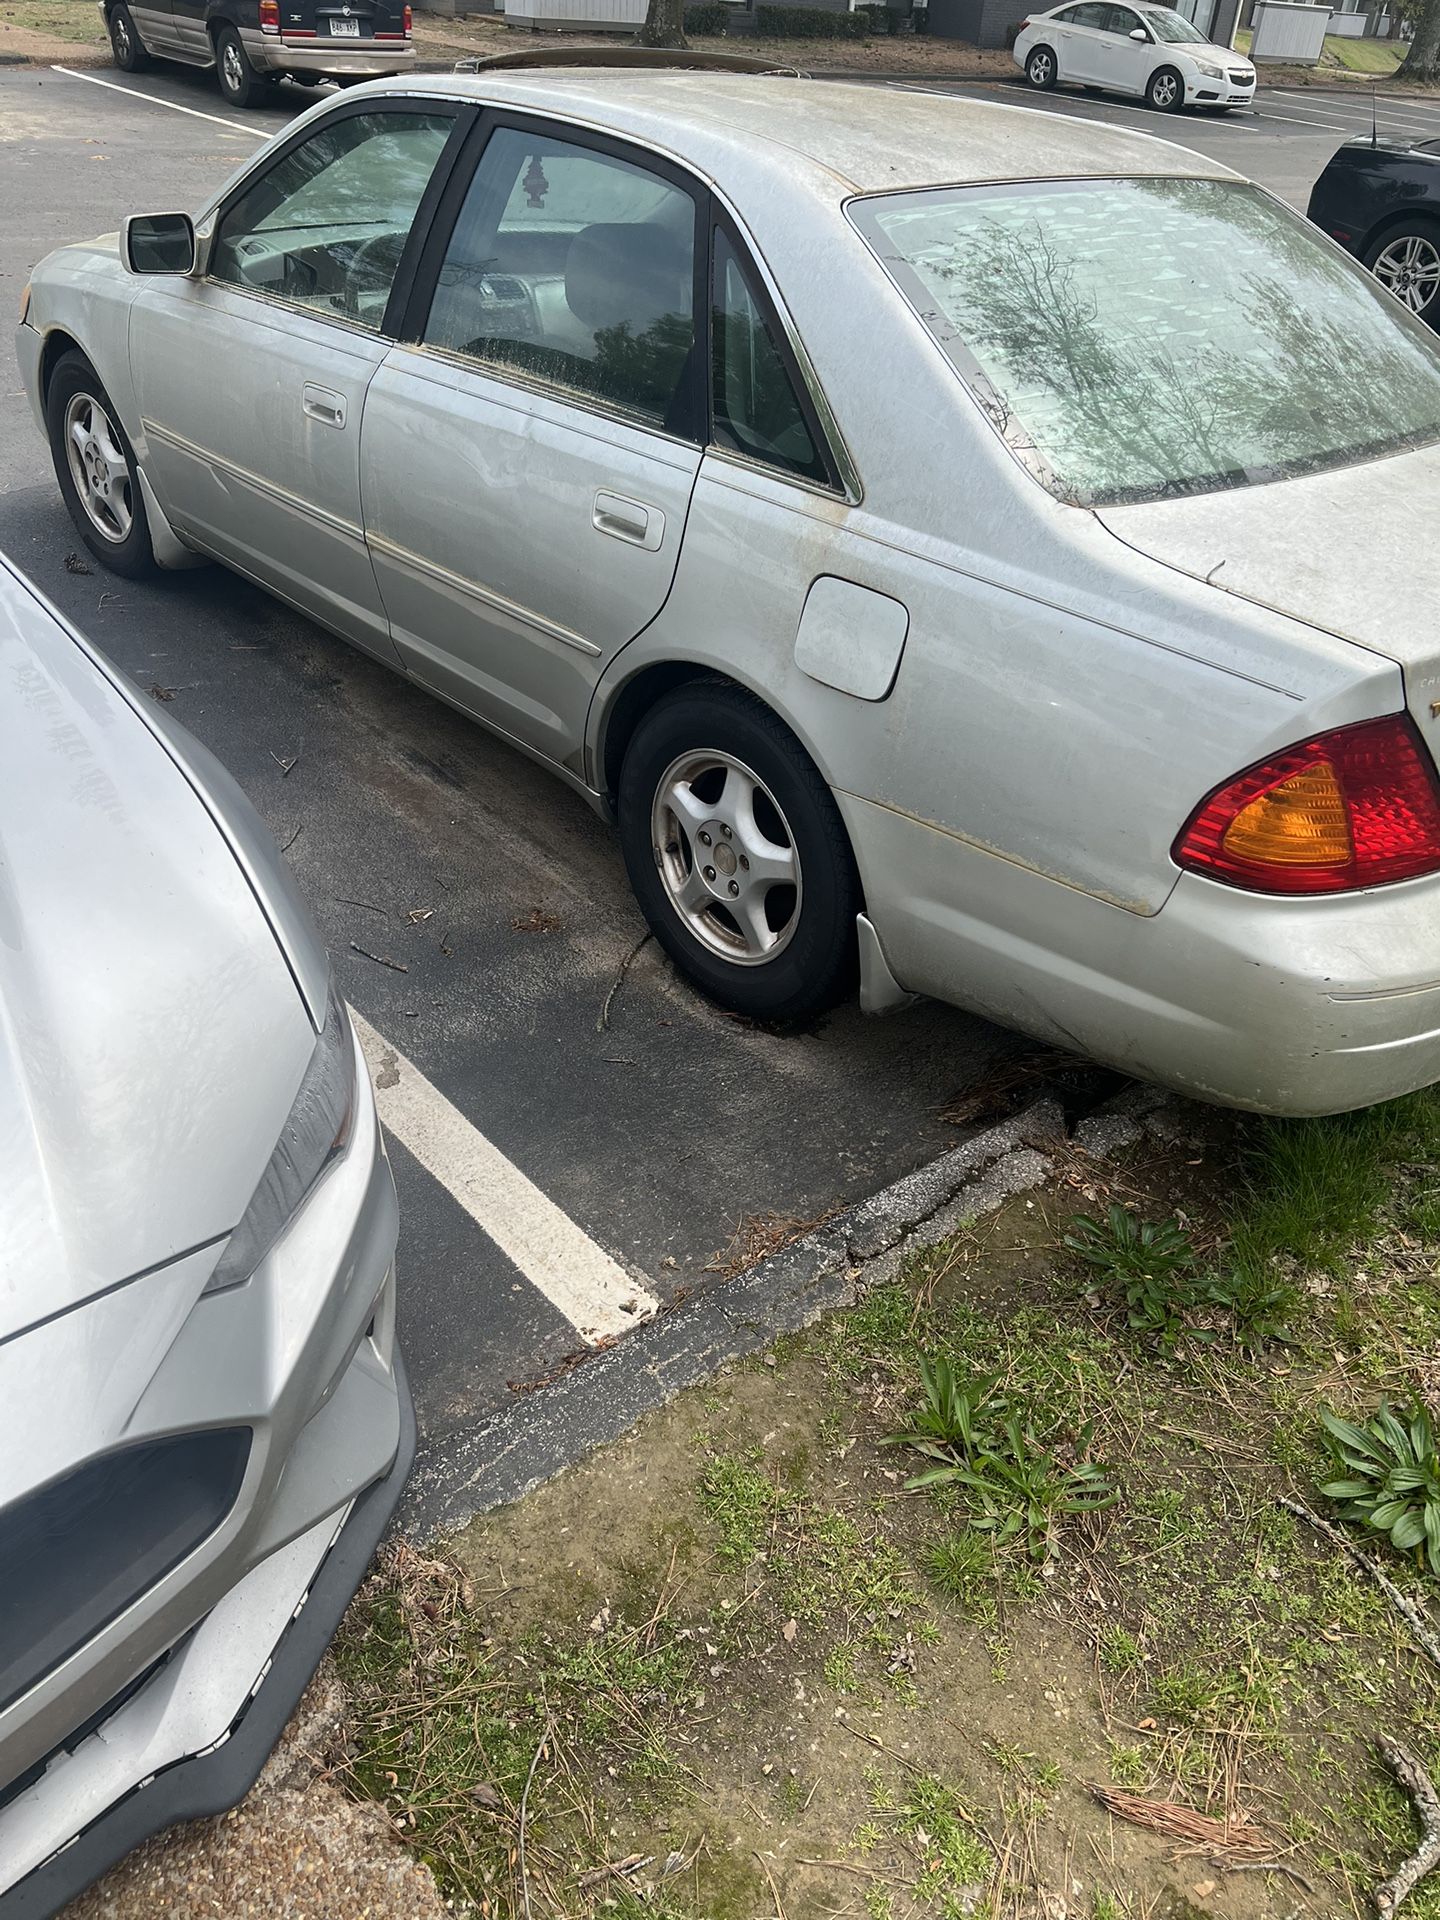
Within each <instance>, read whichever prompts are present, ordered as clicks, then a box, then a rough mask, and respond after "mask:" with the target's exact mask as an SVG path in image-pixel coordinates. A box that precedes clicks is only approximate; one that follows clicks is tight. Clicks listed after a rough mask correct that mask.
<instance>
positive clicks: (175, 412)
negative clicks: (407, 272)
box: [130, 103, 455, 661]
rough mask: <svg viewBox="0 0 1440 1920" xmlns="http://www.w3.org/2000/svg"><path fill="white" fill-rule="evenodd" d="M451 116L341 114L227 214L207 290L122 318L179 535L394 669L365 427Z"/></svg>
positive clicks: (149, 297)
mask: <svg viewBox="0 0 1440 1920" xmlns="http://www.w3.org/2000/svg"><path fill="white" fill-rule="evenodd" d="M454 124H455V120H454V110H453V109H452V108H449V107H446V106H444V105H441V106H439V107H437V108H436V109H433V110H432V109H431V108H429V107H425V108H424V109H421V108H420V107H419V106H418V105H408V106H406V107H405V109H404V110H403V111H400V110H396V111H392V110H390V109H389V108H386V107H381V106H378V105H371V104H367V105H366V106H365V107H363V108H361V107H359V105H358V103H357V108H356V110H355V111H349V110H347V109H341V110H339V111H337V112H336V113H334V114H332V115H330V116H328V117H327V118H326V120H325V121H324V122H323V123H322V124H321V125H320V126H319V127H317V128H315V129H314V130H313V131H311V132H309V133H308V134H307V135H305V136H304V137H302V138H301V139H300V140H298V141H297V142H296V143H294V144H292V145H291V146H290V147H289V149H288V150H285V151H283V152H282V153H281V154H280V155H279V156H278V157H277V159H276V161H275V162H274V163H273V164H272V165H271V166H270V167H268V168H267V169H266V170H265V171H264V172H263V173H262V174H261V175H260V176H259V177H258V178H257V179H253V180H252V181H251V182H250V183H248V184H247V185H246V186H244V188H243V189H242V190H241V192H240V193H239V195H238V197H237V198H236V199H235V200H233V201H232V202H231V203H230V204H229V205H228V206H227V207H226V208H225V209H224V210H223V211H222V213H221V215H220V218H219V222H218V225H217V228H216V234H215V240H214V243H213V246H212V249H211V256H210V265H209V273H208V276H207V277H206V278H205V279H204V280H203V281H195V280H188V279H180V278H178V277H177V278H175V279H173V280H168V279H167V280H163V281H157V282H155V283H153V284H152V285H151V286H149V287H147V288H146V290H145V291H144V292H143V293H142V294H141V295H140V296H139V298H138V299H137V300H136V302H135V304H134V307H133V308H132V315H133V318H132V322H131V329H130V354H131V364H132V367H133V369H134V374H135V382H136V388H137V391H138V394H139V400H140V411H141V416H142V428H143V432H144V436H145V442H146V455H145V463H144V464H145V471H146V474H147V476H148V477H149V479H150V481H151V484H152V485H153V486H154V487H155V490H156V493H157V494H158V496H159V498H160V504H161V505H162V506H163V507H164V509H165V512H166V514H167V516H168V517H169V519H170V520H171V522H172V523H173V524H174V526H175V527H176V528H177V529H178V530H179V531H180V532H182V533H184V534H188V535H191V536H193V537H194V538H195V539H196V540H197V541H198V542H199V543H200V544H201V545H202V546H204V547H205V548H206V549H207V550H208V551H210V552H212V553H214V554H216V555H217V556H218V557H219V558H221V559H223V560H227V561H229V562H230V563H231V564H232V565H234V566H236V567H239V568H240V569H241V570H242V571H244V572H246V573H248V574H250V575H251V576H252V577H253V578H255V579H257V580H259V581H261V582H263V583H264V584H265V585H267V586H271V587H274V588H275V589H276V590H277V591H278V592H280V593H282V594H283V595H284V596H285V597H286V599H288V600H290V601H291V602H292V603H293V604H295V605H296V606H299V607H301V608H303V609H304V610H305V611H306V612H308V613H313V614H315V615H316V616H317V617H318V618H320V619H322V620H324V621H326V622H327V623H328V624H329V625H332V626H334V627H336V628H337V629H339V630H340V631H341V632H343V633H344V634H346V636H347V637H348V638H350V639H353V640H356V641H357V642H359V644H361V645H362V646H366V647H368V648H370V649H371V650H372V651H374V652H378V653H380V654H382V655H383V656H384V657H386V658H388V659H390V660H392V661H393V659H394V657H395V656H394V650H393V648H392V647H391V645H390V641H389V630H388V625H387V622H386V618H385V613H384V609H383V606H382V604H381V601H380V595H379V590H378V588H377V586H376V583H375V577H374V571H373V569H372V567H371V565H370V559H369V555H368V553H367V551H366V547H365V539H364V531H363V525H362V514H361V507H360V416H361V410H362V407H363V405H364V401H365V392H366V389H367V387H368V386H369V384H370V382H371V380H372V378H373V377H374V374H375V370H376V368H377V367H379V365H380V364H381V362H382V361H383V360H384V358H385V355H386V353H387V351H388V350H389V345H390V342H389V341H388V340H387V339H386V338H385V337H384V335H383V334H382V332H381V327H382V324H383V322H384V318H385V312H386V307H387V304H388V302H389V299H390V294H391V289H392V285H393V283H394V281H395V279H396V276H397V271H398V269H399V267H400V264H401V261H402V258H403V257H404V254H405V249H406V246H407V242H408V241H409V237H410V232H411V228H412V225H413V223H414V221H415V216H416V211H417V209H418V208H419V206H420V203H421V199H422V196H423V195H424V193H425V189H426V186H427V184H428V182H429V180H430V178H431V175H432V173H433V172H434V171H435V167H436V163H437V161H438V160H439V157H440V155H441V153H442V151H443V150H444V148H445V145H446V142H447V140H448V139H449V138H450V137H451V133H452V129H453V127H454Z"/></svg>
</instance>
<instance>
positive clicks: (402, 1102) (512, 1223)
mask: <svg viewBox="0 0 1440 1920" xmlns="http://www.w3.org/2000/svg"><path fill="white" fill-rule="evenodd" d="M350 1017H351V1019H352V1020H353V1021H354V1022H355V1031H356V1033H357V1034H359V1036H360V1046H361V1049H362V1051H363V1052H364V1055H365V1061H366V1064H367V1066H368V1067H369V1068H370V1080H371V1084H372V1085H373V1086H374V1089H375V1105H376V1107H377V1109H378V1110H379V1114H380V1119H381V1122H382V1124H383V1125H384V1126H385V1127H386V1129H387V1130H388V1131H389V1132H390V1133H393V1134H394V1136H395V1138H396V1139H397V1140H398V1141H400V1143H401V1145H402V1146H404V1147H405V1148H406V1149H407V1150H408V1151H409V1152H410V1153H412V1154H413V1155H414V1156H415V1158H416V1159H417V1160H418V1161H419V1162H420V1164H421V1166H422V1167H424V1168H425V1170H426V1172H427V1173H429V1174H431V1175H433V1177H434V1178H435V1179H436V1180H438V1181H439V1182H440V1184H441V1186H442V1187H444V1189H445V1191H446V1192H447V1193H448V1194H449V1195H450V1196H451V1197H452V1199H455V1200H458V1201H459V1203H460V1205H461V1206H462V1207H463V1208H464V1209H465V1211H466V1213H468V1214H469V1216H470V1218H471V1219H472V1220H473V1221H474V1222H475V1224H476V1225H477V1226H478V1227H479V1228H480V1229H481V1231H482V1232H483V1233H486V1234H488V1235H489V1237H490V1239H492V1240H493V1241H494V1242H495V1244H496V1246H497V1247H499V1249H500V1251H501V1252H502V1253H503V1254H504V1255H505V1256H506V1258H507V1259H508V1260H510V1261H512V1262H513V1263H514V1265H515V1266H517V1267H518V1268H519V1269H520V1271H521V1273H522V1274H524V1276H525V1278H526V1279H527V1280H528V1281H529V1282H530V1284H531V1286H532V1287H534V1288H535V1289H536V1290H537V1291H538V1292H540V1293H542V1294H544V1296H545V1298H546V1299H547V1300H548V1301H549V1302H550V1304H551V1306H552V1307H554V1308H555V1309H556V1310H557V1311H558V1312H560V1313H563V1314H564V1316H565V1318H566V1319H567V1320H568V1321H569V1322H570V1324H571V1326H572V1327H574V1329H575V1331H576V1332H577V1333H578V1334H579V1335H580V1338H581V1339H582V1340H584V1341H585V1342H586V1344H587V1345H589V1346H592V1347H595V1346H599V1345H601V1344H602V1343H603V1342H604V1341H606V1340H611V1339H613V1338H614V1337H615V1335H616V1334H620V1333H628V1332H629V1330H630V1329H631V1328H632V1327H636V1326H638V1325H639V1324H640V1322H641V1321H642V1320H648V1319H650V1318H651V1316H652V1315H654V1314H655V1313H657V1312H658V1311H659V1308H660V1302H659V1301H658V1300H657V1299H656V1298H655V1296H654V1294H652V1293H648V1292H647V1291H646V1290H645V1288H644V1287H642V1286H640V1285H639V1284H638V1283H637V1282H636V1281H634V1280H632V1279H631V1277H630V1275H629V1274H628V1273H626V1271H625V1269H624V1268H623V1267H622V1266H621V1265H620V1263H619V1262H618V1261H617V1260H612V1259H611V1257H610V1255H609V1254H608V1253H606V1251H605V1249H604V1248H603V1247H600V1246H597V1245H596V1243H595V1242H594V1241H593V1240H592V1239H591V1238H590V1236H589V1235H588V1234H586V1233H584V1232H582V1231H581V1229H580V1228H579V1227H577V1226H576V1224H575V1222H574V1221H573V1220H572V1219H571V1218H570V1216H569V1214H568V1213H564V1212H562V1211H561V1209H560V1208H559V1207H557V1206H556V1205H555V1202H554V1201H553V1200H551V1199H549V1198H548V1197H547V1196H546V1195H545V1194H543V1193H542V1192H541V1191H540V1189H539V1187H537V1186H536V1185H535V1183H534V1181H533V1180H530V1179H527V1177H526V1176H525V1175H524V1174H523V1173H522V1172H521V1171H520V1169H519V1168H518V1167H517V1166H516V1165H515V1163H514V1162H513V1161H512V1160H507V1159H506V1157H505V1155H504V1154H503V1153H502V1152H501V1151H500V1149H499V1148H498V1147H497V1146H496V1145H495V1144H494V1142H493V1141H490V1140H487V1139H486V1137H485V1135H484V1134H483V1133H481V1131H480V1129H479V1128H478V1127H476V1126H473V1125H472V1124H471V1122H470V1121H469V1120H467V1119H466V1118H465V1115H464V1114H463V1113H461V1111H460V1109H459V1108H458V1107H456V1106H453V1105H452V1104H451V1102H450V1101H449V1100H447V1099H446V1098H445V1096H444V1094H443V1093H441V1091H440V1089H439V1088H438V1087H436V1086H432V1085H431V1083H430V1081H428V1080H427V1079H426V1078H425V1076H424V1074H423V1073H421V1071H420V1069H419V1068H418V1067H417V1066H416V1065H415V1064H414V1062H413V1061H411V1060H407V1059H406V1058H405V1055H404V1054H403V1053H401V1051H400V1049H399V1048H398V1047H395V1046H392V1045H391V1043H390V1042H389V1041H388V1040H387V1039H385V1037H384V1036H383V1035H382V1034H378V1033H377V1032H376V1031H375V1029H374V1028H373V1027H372V1026H371V1025H370V1023H369V1022H368V1021H367V1020H365V1019H363V1018H362V1017H361V1016H360V1015H359V1014H358V1013H356V1012H355V1010H354V1009H353V1008H352V1009H351V1013H350Z"/></svg>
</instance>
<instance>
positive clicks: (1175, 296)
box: [850, 179, 1440, 506]
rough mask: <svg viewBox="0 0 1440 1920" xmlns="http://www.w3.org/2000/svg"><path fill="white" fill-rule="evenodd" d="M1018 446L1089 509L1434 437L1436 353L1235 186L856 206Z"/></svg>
mask: <svg viewBox="0 0 1440 1920" xmlns="http://www.w3.org/2000/svg"><path fill="white" fill-rule="evenodd" d="M850 213H851V218H852V219H853V220H854V221H855V224H856V225H857V226H858V227H859V229H860V231H861V233H862V234H863V235H864V236H865V238H866V240H867V241H868V242H869V244H870V246H871V247H872V248H873V249H874V251H875V252H876V254H877V255H878V256H879V258H880V260H881V261H882V263H883V264H884V266H885V268H886V270H887V272H888V273H889V274H890V276H891V278H892V279H893V280H894V281H895V283H896V285H897V286H898V287H899V289H900V291H901V293H903V294H904V296H905V298H906V299H907V300H908V301H909V302H910V304H911V306H912V307H913V308H914V309H915V312H916V313H917V314H918V315H919V317H920V318H921V320H922V321H923V322H924V323H925V325H926V326H927V327H928V328H929V329H930V331H931V332H932V333H933V334H934V335H935V337H936V339H937V340H938V341H939V343H940V344H941V346H942V347H943V348H944V349H945V351H946V353H947V354H948V356H949V358H950V360H951V362H952V364H953V365H954V366H955V368H956V371H957V372H958V373H959V374H960V376H961V378H962V379H964V380H965V381H966V382H967V383H968V385H969V386H970V387H971V389H972V391H973V392H974V393H975V395H976V397H977V398H978V400H979V401H980V403H981V405H982V406H983V407H984V409H985V411H986V413H987V414H988V415H989V416H990V418H991V420H992V421H993V423H994V424H995V425H996V427H997V428H998V429H999V430H1000V432H1001V433H1002V434H1003V435H1004V436H1005V438H1006V440H1007V441H1008V442H1009V443H1010V445H1011V447H1012V448H1014V450H1015V451H1016V453H1018V454H1019V455H1020V457H1021V458H1022V459H1023V460H1024V461H1025V462H1026V464H1027V465H1028V466H1030V468H1031V469H1032V471H1033V472H1034V473H1035V474H1036V475H1037V477H1038V478H1039V479H1041V480H1042V481H1043V482H1044V483H1045V485H1047V486H1048V487H1049V488H1050V489H1051V490H1052V492H1054V493H1056V494H1058V495H1059V497H1060V498H1061V499H1063V500H1068V501H1071V502H1073V503H1075V504H1077V505H1081V506H1100V505H1106V504H1115V503H1119V502H1123V501H1130V500H1159V499H1164V498H1167V497H1169V496H1171V495H1177V494H1190V493H1213V492H1216V491H1218V490H1220V489H1221V488H1226V487H1242V486H1252V485H1255V484H1257V483H1259V482H1262V481H1267V480H1278V479H1284V478H1287V477H1289V476H1290V475H1293V474H1301V473H1312V472H1318V471H1321V470H1322V469H1325V468H1334V467H1343V466H1348V465H1351V464H1353V463H1355V462H1358V461H1361V460H1370V459H1375V458H1377V457H1378V456H1380V455H1382V454H1387V453H1394V452H1398V451H1400V450H1401V449H1404V448H1409V447H1417V446H1427V445H1430V444H1431V443H1433V442H1435V441H1437V440H1440V343H1437V341H1436V339H1435V337H1434V335H1433V334H1431V333H1430V332H1428V330H1427V329H1426V328H1425V327H1424V326H1422V325H1421V324H1420V323H1419V322H1413V321H1411V320H1409V319H1408V318H1407V316H1406V315H1404V314H1403V313H1402V312H1400V311H1399V310H1398V309H1397V307H1396V305H1395V303H1394V301H1393V300H1391V299H1390V298H1389V297H1388V296H1387V295H1386V294H1385V293H1384V292H1383V291H1382V290H1381V289H1380V288H1379V287H1378V286H1377V285H1376V283H1375V281H1374V280H1373V279H1372V278H1371V277H1370V275H1369V274H1368V273H1366V272H1365V271H1364V270H1363V268H1361V267H1359V266H1358V265H1357V264H1356V263H1355V262H1354V261H1352V260H1350V259H1349V257H1348V256H1347V255H1345V254H1342V253H1340V252H1339V250H1338V249H1337V248H1335V247H1333V246H1332V245H1331V244H1330V243H1329V242H1328V241H1326V240H1325V239H1324V238H1323V237H1322V236H1321V235H1320V234H1319V233H1318V232H1317V231H1316V230H1315V229H1314V228H1313V227H1311V226H1310V225H1309V224H1308V223H1307V222H1306V221H1304V220H1302V219H1301V218H1300V217H1299V215H1298V214H1294V213H1292V212H1291V211H1290V209H1289V208H1288V207H1284V206H1282V205H1281V204H1280V203H1279V202H1278V201H1276V200H1273V199H1271V197H1270V196H1269V195H1268V194H1266V193H1262V192H1261V191H1260V190H1259V189H1258V188H1256V187H1252V186H1250V185H1248V184H1247V183H1245V182H1243V181H1238V180H1237V181H1231V180H1175V179H1154V180H1070V181H1040V182H1033V183H1022V184H1012V185H1009V186H1001V187H964V188H952V187H946V188H941V189H939V190H937V191H934V192H926V193H904V194H893V195H888V196H886V197H885V198H883V199H874V200H862V201H856V202H852V204H851V208H850Z"/></svg>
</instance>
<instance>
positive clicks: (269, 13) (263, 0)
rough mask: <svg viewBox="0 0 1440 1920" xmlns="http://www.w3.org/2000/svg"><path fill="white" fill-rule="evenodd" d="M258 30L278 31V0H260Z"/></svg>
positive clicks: (263, 31)
mask: <svg viewBox="0 0 1440 1920" xmlns="http://www.w3.org/2000/svg"><path fill="white" fill-rule="evenodd" d="M260 31H261V32H262V33H278V32H279V31H280V0H260Z"/></svg>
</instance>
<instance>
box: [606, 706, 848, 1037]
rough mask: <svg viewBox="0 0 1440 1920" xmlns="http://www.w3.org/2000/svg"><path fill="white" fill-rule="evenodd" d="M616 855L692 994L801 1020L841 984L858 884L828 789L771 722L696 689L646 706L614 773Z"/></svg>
mask: <svg viewBox="0 0 1440 1920" xmlns="http://www.w3.org/2000/svg"><path fill="white" fill-rule="evenodd" d="M618 812H619V824H620V844H621V848H622V850H623V852H624V855H625V865H626V868H627V870H628V872H629V875H630V884H631V886H632V887H633V888H634V890H635V897H636V899H637V900H638V901H639V903H640V907H641V911H642V912H643V913H644V915H645V918H646V919H647V920H648V921H649V923H650V926H651V929H652V931H653V932H654V934H655V937H656V939H657V940H658V941H659V942H660V944H661V946H662V947H664V949H665V951H666V952H667V953H668V954H669V955H670V958H671V959H672V960H673V961H674V962H675V964H676V966H677V967H679V968H680V970H681V972H682V973H684V974H686V975H687V976H688V977H689V978H690V979H691V980H692V981H693V982H694V983H695V985H696V986H698V987H699V988H700V990H701V991H702V992H703V993H706V994H708V995H709V996H710V998H711V999H712V1000H717V1001H719V1003H720V1004H721V1006H724V1007H730V1008H732V1009H733V1010H734V1011H735V1012H736V1013H743V1014H748V1015H749V1016H750V1017H751V1018H752V1019H757V1020H778V1021H796V1020H804V1019H806V1018H808V1017H809V1016H810V1015H812V1014H815V1013H819V1012H820V1011H822V1010H823V1009H824V1008H826V1007H828V1006H832V1005H833V1004H834V1003H835V1002H836V1001H837V1000H839V999H841V998H842V997H843V996H844V995H845V994H846V993H848V992H849V991H851V989H852V988H853V986H854V983H855V980H856V977H857V973H858V966H857V954H856V937H855V917H856V915H857V914H858V913H859V911H860V908H861V899H860V881H859V876H858V874H857V873H856V870H855V860H854V856H853V854H852V853H851V851H850V841H849V838H848V836H847V835H846V832H845V826H844V823H843V821H842V820H841V818H840V815H839V812H838V810H837V809H836V806H835V802H834V799H833V798H832V797H831V794H830V789H829V788H828V787H827V786H826V784H825V782H824V780H823V779H822V778H821V776H820V774H819V772H818V771H817V770H816V768H815V766H814V764H813V763H812V762H811V760H810V759H809V757H808V755H807V754H806V753H805V752H804V750H803V749H802V747H801V746H800V744H799V742H798V741H797V740H796V739H795V737H794V735H793V734H792V733H791V732H790V730H789V729H788V728H787V727H786V726H785V725H784V724H783V723H782V722H781V721H780V719H779V718H778V716H777V715H775V714H774V713H772V712H771V711H770V709H769V708H768V707H766V706H763V705H762V704H761V703H760V701H758V700H756V699H754V698H753V697H752V695H750V694H748V693H746V692H744V691H743V690H742V689H741V688H739V687H734V686H730V685H727V684H725V683H723V682H700V683H697V684H694V685H691V686H686V687H681V688H679V689H678V690H677V691H676V692H675V693H672V694H670V695H669V696H668V697H667V698H666V699H664V700H662V701H660V702H659V703H658V705H656V706H654V707H652V708H651V709H650V711H649V712H648V713H647V714H646V715H645V717H644V719H643V720H642V721H641V722H640V724H639V726H638V727H637V728H636V730H635V733H634V736H633V737H632V739H631V741H630V743H629V745H628V747H627V748H626V750H625V760H624V764H623V766H622V767H621V770H620V795H619V809H618Z"/></svg>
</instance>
